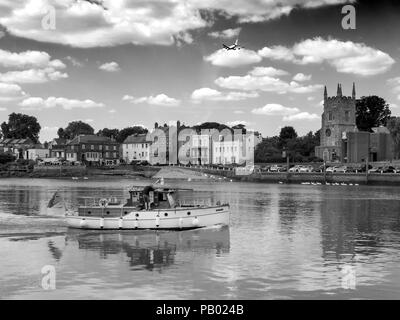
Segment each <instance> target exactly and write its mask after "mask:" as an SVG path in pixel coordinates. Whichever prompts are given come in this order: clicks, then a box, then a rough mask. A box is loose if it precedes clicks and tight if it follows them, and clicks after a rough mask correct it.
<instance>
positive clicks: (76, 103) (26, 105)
mask: <svg viewBox="0 0 400 320" xmlns="http://www.w3.org/2000/svg"><path fill="white" fill-rule="evenodd" d="M19 105H20V106H21V107H22V109H24V110H42V109H49V108H55V107H62V108H63V109H65V110H71V109H78V108H81V109H90V108H102V107H104V104H103V103H97V102H94V101H92V100H89V99H86V100H76V99H68V98H62V97H61V98H56V97H49V98H47V99H43V98H41V97H30V98H27V99H25V100H23V101H22V102H21V103H20V104H19Z"/></svg>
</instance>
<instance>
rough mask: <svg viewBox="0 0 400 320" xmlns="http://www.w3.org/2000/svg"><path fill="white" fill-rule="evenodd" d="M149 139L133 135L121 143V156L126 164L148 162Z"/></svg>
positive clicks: (144, 136)
mask: <svg viewBox="0 0 400 320" xmlns="http://www.w3.org/2000/svg"><path fill="white" fill-rule="evenodd" d="M150 145H151V139H150V137H148V136H147V134H133V135H130V136H129V137H127V138H126V139H125V141H124V142H123V143H122V156H123V159H124V160H125V161H126V163H130V162H131V161H148V162H149V161H150Z"/></svg>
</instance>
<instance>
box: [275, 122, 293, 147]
mask: <svg viewBox="0 0 400 320" xmlns="http://www.w3.org/2000/svg"><path fill="white" fill-rule="evenodd" d="M296 138H297V132H296V130H294V128H293V127H283V128H282V129H281V132H280V133H279V148H285V147H287V144H288V142H289V141H290V140H292V139H296Z"/></svg>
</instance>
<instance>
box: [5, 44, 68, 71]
mask: <svg viewBox="0 0 400 320" xmlns="http://www.w3.org/2000/svg"><path fill="white" fill-rule="evenodd" d="M0 66H2V67H6V68H17V69H25V68H35V69H42V68H55V69H63V68H65V64H64V63H62V62H61V61H60V60H58V59H56V60H51V57H50V55H49V54H48V53H47V52H43V51H24V52H19V53H16V52H10V51H7V50H2V49H0Z"/></svg>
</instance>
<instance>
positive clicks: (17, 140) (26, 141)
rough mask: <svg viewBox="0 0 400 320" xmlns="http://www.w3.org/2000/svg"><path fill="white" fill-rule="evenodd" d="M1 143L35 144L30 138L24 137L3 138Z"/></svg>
mask: <svg viewBox="0 0 400 320" xmlns="http://www.w3.org/2000/svg"><path fill="white" fill-rule="evenodd" d="M0 143H2V144H34V143H33V141H32V140H31V139H30V138H23V139H10V138H6V139H3V140H2V141H1V142H0Z"/></svg>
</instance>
